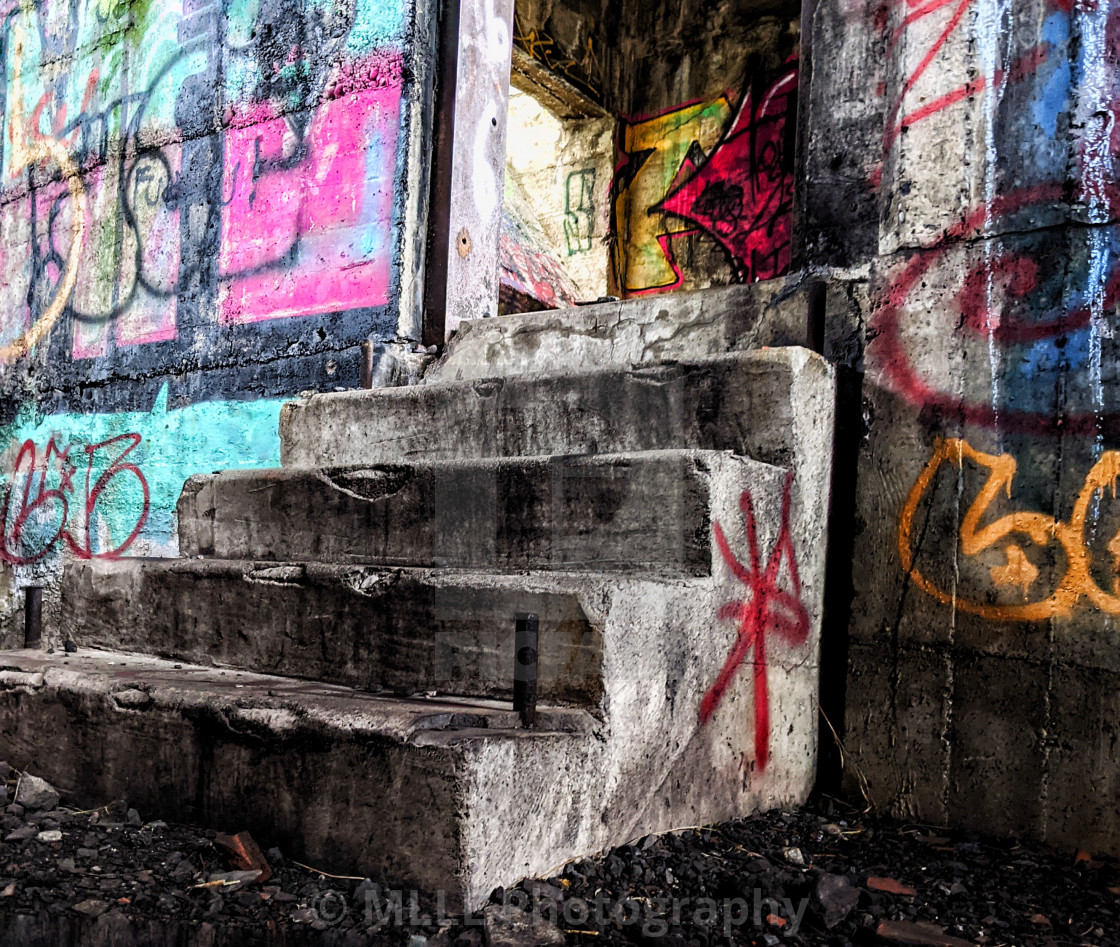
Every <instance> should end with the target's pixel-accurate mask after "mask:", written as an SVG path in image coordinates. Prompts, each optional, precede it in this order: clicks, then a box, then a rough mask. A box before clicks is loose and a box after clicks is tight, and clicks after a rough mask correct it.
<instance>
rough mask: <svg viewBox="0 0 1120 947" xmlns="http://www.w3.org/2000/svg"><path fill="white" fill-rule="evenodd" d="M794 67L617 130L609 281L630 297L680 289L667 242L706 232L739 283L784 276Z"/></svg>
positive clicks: (754, 74) (752, 74) (754, 71)
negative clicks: (738, 93)
mask: <svg viewBox="0 0 1120 947" xmlns="http://www.w3.org/2000/svg"><path fill="white" fill-rule="evenodd" d="M797 75H798V67H797V61H796V60H791V61H790V62H788V63H786V65H785V66H784V67H783V68H782V69H781V71H780V72H779V73H778V75H777V76H776V77H773V76H766V75H764V74H763V73H762V72H761V71H760V70H759V69H758V68H755V67H754V66H752V67H751V68H750V69H749V70H748V80H747V85H746V88H745V90H744V92H743V94H742V95H741V96H739V98H738V103H737V104H735V103H733V102H732V97H731V96H730V95H729V94H725V95H721V96H719V97H717V98H714V99H710V100H708V101H703V102H686V103H684V104H682V105H680V106H677V107H676V108H674V109H671V110H670V111H668V112H664V113H662V114H659V115H655V116H653V117H648V118H630V119H625V120H624V121H623V122H622V123H621V124H620V126H619V132H620V133H619V139H618V150H619V162H618V164H617V166H616V168H615V181H614V185H613V191H614V206H613V220H614V223H613V226H614V228H615V232H616V233H617V234H618V235H619V239H618V240H617V241H616V242H615V247H614V260H613V264H612V265H613V268H614V278H615V281H616V283H617V285H618V288H619V290H620V292H621V293H622V294H623V295H627V296H637V295H642V294H645V293H658V292H666V291H668V290H673V289H677V288H679V287H680V286H682V285H683V284H684V282H685V273H684V272H683V271H682V268H681V265H680V264H679V263H678V260H677V256H676V254H675V253H674V250H673V246H672V242H673V240H675V239H677V238H680V237H684V236H685V235H687V234H694V233H697V232H701V231H702V232H705V233H707V234H709V235H710V236H711V237H713V238H714V239H715V240H716V241H718V243H719V244H720V245H721V246H722V247H723V249H724V250H725V251H726V253H727V255H728V259H729V261H730V263H731V266H732V268H733V270H734V273H735V275H736V276H737V278H738V279H740V280H742V281H744V282H751V281H754V280H760V279H772V278H774V277H776V276H781V275H782V274H783V273H784V272H786V270H788V269H789V263H790V234H791V230H792V217H791V211H792V205H793V181H794V175H793V132H794V128H795V125H796V123H795V121H794V113H795V109H796V102H797Z"/></svg>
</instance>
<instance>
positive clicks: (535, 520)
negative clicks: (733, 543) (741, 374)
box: [179, 451, 762, 576]
mask: <svg viewBox="0 0 1120 947" xmlns="http://www.w3.org/2000/svg"><path fill="white" fill-rule="evenodd" d="M751 466H755V467H761V466H762V465H759V464H756V463H755V462H752V461H743V460H741V459H733V458H731V457H730V456H728V455H726V454H722V453H716V452H704V451H656V452H648V453H642V454H620V455H596V456H592V457H571V456H566V457H531V458H514V459H508V460H483V461H470V462H466V463H456V462H438V461H436V462H428V463H416V464H380V465H377V466H373V467H353V468H332V469H325V470H303V469H299V468H282V469H280V470H253V471H230V472H225V473H221V474H214V475H210V476H197V477H192V478H191V479H190V480H189V481H188V482H187V484H186V486H185V487H184V488H183V494H182V496H181V498H180V500H179V549H180V552H181V554H182V555H184V556H189V557H197V556H207V557H217V558H220V559H268V560H287V561H292V560H317V561H323V562H358V563H368V564H376V565H389V566H394V565H396V566H419V567H455V568H467V569H484V570H487V571H497V572H510V571H522V570H530V569H534V570H562V571H578V570H584V569H587V570H593V571H595V572H597V573H604V572H642V573H644V574H646V575H666V576H674V575H675V576H689V575H696V576H699V575H709V574H710V573H711V570H712V546H711V513H710V500H711V491H712V489H713V480H714V479H716V478H719V477H721V476H722V477H725V478H726V477H729V476H730V477H732V478H734V479H735V481H736V482H737V483H743V484H744V485H745V484H746V483H749V480H750V476H749V473H750V467H751Z"/></svg>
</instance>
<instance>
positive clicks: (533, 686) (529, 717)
mask: <svg viewBox="0 0 1120 947" xmlns="http://www.w3.org/2000/svg"><path fill="white" fill-rule="evenodd" d="M539 646H540V633H539V622H538V620H537V616H536V615H534V614H532V613H528V614H522V615H518V616H517V628H516V632H515V633H514V636H513V709H514V710H515V711H517V712H518V713H519V714H521V724H522V726H525V727H532V726H535V725H536V722H537V655H538V652H539Z"/></svg>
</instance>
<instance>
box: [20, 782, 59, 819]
mask: <svg viewBox="0 0 1120 947" xmlns="http://www.w3.org/2000/svg"><path fill="white" fill-rule="evenodd" d="M58 800H59V795H58V790H56V789H55V788H54V786H52V785H51V784H50V783H48V782H47V781H46V780H45V779H40V778H39V777H38V776H31V775H29V774H24V775H23V776H22V777H21V778H20V781H19V790H18V791H17V792H16V802H17V803H18V804H19V805H21V806H23V807H24V808H25V809H32V810H35V811H39V810H42V809H53V808H54V807H55V806H57V805H58Z"/></svg>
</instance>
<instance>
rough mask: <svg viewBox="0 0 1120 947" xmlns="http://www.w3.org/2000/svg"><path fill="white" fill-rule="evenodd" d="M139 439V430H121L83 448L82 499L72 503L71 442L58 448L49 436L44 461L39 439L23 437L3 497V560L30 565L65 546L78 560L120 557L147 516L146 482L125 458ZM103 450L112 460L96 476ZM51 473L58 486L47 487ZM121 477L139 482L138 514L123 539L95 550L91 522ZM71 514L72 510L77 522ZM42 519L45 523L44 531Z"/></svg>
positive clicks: (0, 526) (0, 529) (0, 541)
mask: <svg viewBox="0 0 1120 947" xmlns="http://www.w3.org/2000/svg"><path fill="white" fill-rule="evenodd" d="M139 443H140V435H139V434H119V435H117V436H116V437H111V438H109V439H108V440H106V441H101V442H100V443H98V444H88V445H86V446H85V447H83V448H82V452H83V453H84V454H85V455H86V456H85V461H84V468H85V480H84V485H83V488H82V492H81V494H80V495H79V496H78V497H77V499H78V500H79V502H78V503H76V504H73V505H71V500H72V499H75V496H74V476H75V474H77V473H78V467H77V466H75V465H74V463H73V462H72V461H71V460H70V453H71V450H72V446H70V445H67V446H66V447H65V448H61V449H60V448H59V446H58V445H57V444H56V443H55V439H54V437H51V439H50V440H48V441H47V446H46V448H45V449H44V451H43V453H42V455H41V459H40V455H39V454H38V451H37V449H36V446H35V442H34V441H31V440H28V441H24V443H23V445H22V446H21V447H20V449H19V453H18V454H16V460H15V463H14V464H13V465H12V472H11V475H10V479H9V482H8V483H7V485H6V486H5V487H4V491H3V499H2V500H0V560H3V561H4V562H8V563H11V564H12V565H29V564H31V563H34V562H38V561H39V560H41V559H43V558H44V557H45V556H47V555H48V554H50V553H51V552H52V551H55V550H58V549H59V548H61V547H63V546H65V547H66V548H69V550H70V551H71V552H72V553H73V554H74V555H75V556H77V557H78V558H79V559H116V558H118V557H119V556H121V555H123V554H124V552H125V551H126V550H127V549H128V547H129V546H131V545H132V544H133V542H135V541H136V537H138V536H139V535H140V531H141V530H142V529H143V528H144V524H145V523H146V522H147V520H148V512H149V501H150V496H149V492H148V482H147V480H145V479H144V474H143V473H141V472H140V468H139V467H138V466H137V465H136V464H135V463H133V462H131V461H129V460H127V459H126V458H127V457H128V455H129V454H131V453H132V452H133V451H134V450H135V449H136V447H137V446H138V445H139ZM100 451H108V452H109V457H110V459H109V462H108V464H107V466H105V467H104V469H103V470H101V472H100V474H99V475H98V476H97V478H96V480H95V479H94V472H95V469H96V468H98V467H99V466H100V464H99V462H98V460H97V455H98V452H100ZM101 463H104V461H101ZM36 474H38V485H37V486H36V485H35V481H36ZM53 475H57V485H55V486H51V487H48V486H47V483H48V477H52V478H53ZM121 476H130V477H133V478H135V483H136V484H138V485H139V487H140V490H141V492H142V494H143V500H142V502H141V504H140V506H139V509H140V513H139V515H138V516H137V517H136V519H135V522H134V523H132V524H131V527H132V528H131V531H130V532H129V534H128V536H127V537H126V538H125V540H124V541H123V542H121V543H118V544H117V545H115V546H110V548H108V549H104V550H100V551H98V552H94V551H93V539H92V537H91V535H90V533H91V529H90V524H91V523H92V522H93V519H94V514H95V513H96V511H97V504H98V501H99V500H100V499H101V497H102V495H103V494H104V492H105V491H106V490H107V489H108V488H109V486H110V484H112V483H113V481H114V480H115V479H116V478H118V477H121ZM21 480H22V488H19V487H18V486H17V485H18V484H19V482H20V481H21ZM71 514H74V517H73V519H74V521H73V522H72V521H71ZM44 523H45V524H47V525H46V526H45V529H44ZM31 524H34V527H35V532H36V533H37V535H35V536H29V535H27V534H28V533H29V532H30V531H31V530H29V526H30V525H31ZM126 525H129V524H126ZM52 530H53V532H52ZM44 534H45V538H44Z"/></svg>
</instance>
